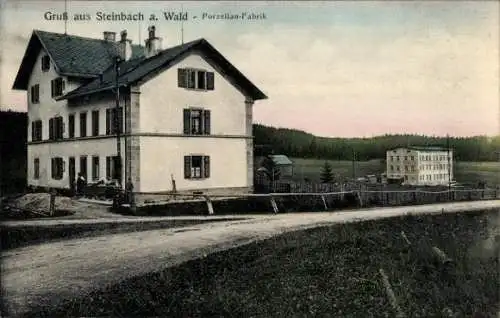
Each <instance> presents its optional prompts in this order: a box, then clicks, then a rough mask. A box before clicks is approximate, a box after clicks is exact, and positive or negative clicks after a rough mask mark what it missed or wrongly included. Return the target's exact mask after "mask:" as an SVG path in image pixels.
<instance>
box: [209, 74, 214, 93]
mask: <svg viewBox="0 0 500 318" xmlns="http://www.w3.org/2000/svg"><path fill="white" fill-rule="evenodd" d="M214 85H215V83H214V72H207V90H210V91H213V90H214Z"/></svg>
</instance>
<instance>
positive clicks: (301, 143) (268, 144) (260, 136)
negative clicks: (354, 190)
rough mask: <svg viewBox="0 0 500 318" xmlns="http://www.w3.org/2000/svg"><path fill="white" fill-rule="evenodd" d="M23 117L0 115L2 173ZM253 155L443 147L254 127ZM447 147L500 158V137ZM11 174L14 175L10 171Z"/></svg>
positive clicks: (18, 164) (333, 156)
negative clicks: (318, 135)
mask: <svg viewBox="0 0 500 318" xmlns="http://www.w3.org/2000/svg"><path fill="white" fill-rule="evenodd" d="M27 124H28V118H27V114H26V113H21V112H11V111H0V137H1V143H0V146H1V148H0V149H1V155H2V159H3V160H2V161H3V162H2V168H4V169H3V170H6V171H2V172H7V171H8V170H9V169H11V167H12V166H13V165H14V166H15V168H17V169H14V170H22V169H23V168H22V166H24V165H25V160H26V137H27V135H26V132H27ZM253 128H254V129H253V134H254V138H255V139H254V145H255V148H256V149H255V152H256V154H257V155H258V154H262V153H263V152H268V151H271V150H272V151H273V152H274V153H276V154H286V155H287V156H290V157H298V158H318V159H330V160H352V158H353V152H354V153H356V159H357V160H370V159H383V158H385V153H386V151H387V150H388V149H392V148H396V147H406V146H408V145H410V146H440V147H446V145H447V139H446V138H445V137H431V136H423V135H384V136H377V137H371V138H328V137H317V136H314V135H312V134H310V133H306V132H304V131H300V130H296V129H288V128H274V127H269V126H264V125H260V124H254V127H253ZM449 144H450V147H451V148H453V149H454V152H455V155H454V157H455V159H456V160H459V161H497V160H499V158H500V155H499V152H500V136H495V137H487V136H476V137H450V140H449ZM10 173H13V171H10Z"/></svg>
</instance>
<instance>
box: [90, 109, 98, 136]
mask: <svg viewBox="0 0 500 318" xmlns="http://www.w3.org/2000/svg"><path fill="white" fill-rule="evenodd" d="M92 136H99V111H98V110H94V111H92Z"/></svg>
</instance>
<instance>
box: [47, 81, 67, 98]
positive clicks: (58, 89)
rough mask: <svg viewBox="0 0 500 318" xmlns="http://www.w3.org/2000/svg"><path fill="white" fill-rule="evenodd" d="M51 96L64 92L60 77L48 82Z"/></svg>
mask: <svg viewBox="0 0 500 318" xmlns="http://www.w3.org/2000/svg"><path fill="white" fill-rule="evenodd" d="M50 86H51V90H52V97H58V96H61V95H62V94H63V92H64V80H63V79H62V78H60V77H58V78H56V79H54V80H52V81H51V82H50Z"/></svg>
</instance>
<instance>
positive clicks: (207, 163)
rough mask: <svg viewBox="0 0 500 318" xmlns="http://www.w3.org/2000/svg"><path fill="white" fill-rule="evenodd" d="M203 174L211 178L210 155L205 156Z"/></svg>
mask: <svg viewBox="0 0 500 318" xmlns="http://www.w3.org/2000/svg"><path fill="white" fill-rule="evenodd" d="M203 176H204V177H205V178H210V157H209V156H205V157H203Z"/></svg>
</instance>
